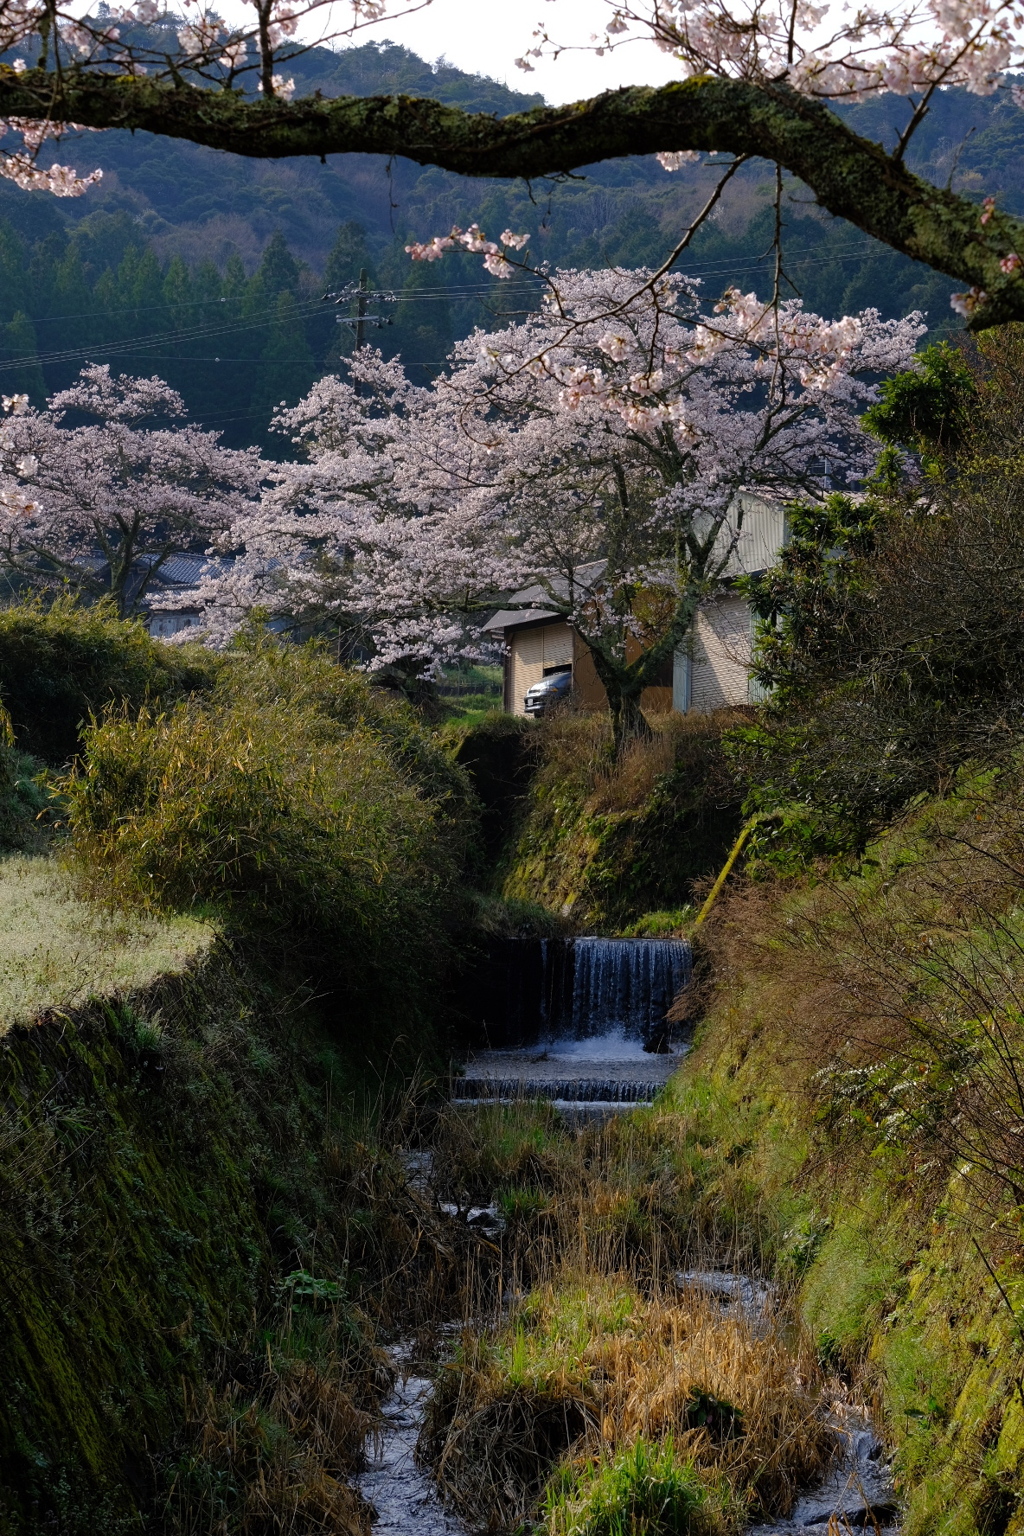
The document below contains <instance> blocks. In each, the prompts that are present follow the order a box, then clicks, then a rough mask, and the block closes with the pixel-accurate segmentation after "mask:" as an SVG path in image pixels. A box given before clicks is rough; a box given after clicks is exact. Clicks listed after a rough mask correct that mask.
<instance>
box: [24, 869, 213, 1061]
mask: <svg viewBox="0 0 1024 1536" xmlns="http://www.w3.org/2000/svg"><path fill="white" fill-rule="evenodd" d="M213 933H214V930H213V929H212V928H211V927H209V926H208V925H207V924H205V923H202V922H198V921H196V920H195V919H193V918H186V917H172V918H160V919H156V918H153V917H148V916H145V915H143V914H139V913H132V914H130V915H126V914H124V913H119V912H113V911H111V910H110V909H109V908H107V907H105V906H101V905H100V904H99V903H97V902H92V901H88V900H86V899H84V898H83V897H81V896H80V895H79V894H78V893H77V891H76V887H75V883H74V881H73V879H72V877H71V876H70V875H69V874H68V873H67V872H66V871H65V870H63V869H61V868H60V866H59V865H58V864H57V863H56V861H55V860H53V859H52V858H45V857H27V856H24V855H14V856H12V857H10V858H7V859H4V860H3V861H2V862H0V1034H2V1033H4V1032H5V1031H6V1030H8V1029H10V1028H11V1026H12V1025H13V1024H15V1023H17V1022H19V1021H21V1022H24V1021H27V1020H31V1019H33V1018H37V1017H38V1016H39V1015H40V1014H41V1013H43V1012H45V1011H47V1010H50V1009H57V1010H60V1009H64V1008H69V1007H72V1006H73V1005H74V1004H76V1003H82V1002H84V1001H85V1000H86V999H87V998H89V997H96V996H103V995H104V994H106V993H111V992H115V991H126V990H130V989H133V988H135V987H140V986H144V985H146V984H147V983H148V982H151V981H152V980H153V979H154V978H155V977H157V976H161V975H167V974H169V973H173V972H176V971H180V970H181V969H182V968H183V967H184V966H185V965H187V964H188V962H189V961H190V960H193V959H194V958H195V957H196V956H197V955H200V954H201V953H202V952H203V951H204V950H205V949H206V947H207V946H208V945H209V944H210V942H211V940H212V938H213Z"/></svg>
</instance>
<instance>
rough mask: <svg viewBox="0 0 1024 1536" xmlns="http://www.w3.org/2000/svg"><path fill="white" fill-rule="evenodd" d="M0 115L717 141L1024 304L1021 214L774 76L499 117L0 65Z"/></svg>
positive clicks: (536, 171) (207, 136)
mask: <svg viewBox="0 0 1024 1536" xmlns="http://www.w3.org/2000/svg"><path fill="white" fill-rule="evenodd" d="M0 115H2V116H4V117H26V118H33V119H40V118H50V119H52V120H54V121H65V122H74V123H80V124H82V125H84V126H86V127H90V128H129V129H132V130H135V129H143V130H145V131H147V132H149V133H156V134H162V135H165V136H167V137H170V138H177V139H187V140H190V141H191V142H192V143H195V144H205V145H207V146H209V147H211V148H214V149H223V150H227V151H229V152H231V153H233V154H239V155H247V156H250V157H254V158H259V159H276V158H283V157H287V156H292V155H318V156H323V155H329V154H352V153H362V154H382V155H403V156H405V157H406V158H407V159H410V160H414V161H416V162H418V163H419V164H420V165H437V166H441V167H442V168H443V169H444V170H448V171H454V172H457V173H458V174H460V175H463V176H486V177H506V176H522V177H539V176H544V175H551V174H555V173H558V172H564V171H570V170H573V169H575V168H577V167H579V166H581V165H592V164H594V163H596V162H598V161H602V160H609V159H614V158H617V157H620V156H623V155H643V154H651V153H653V152H655V151H657V150H686V149H694V150H703V151H720V152H725V153H729V154H734V155H756V156H760V157H761V158H763V159H766V160H772V161H775V162H776V163H777V164H779V165H782V166H784V167H785V168H786V169H787V170H788V171H790V172H792V174H793V175H795V176H798V177H799V178H800V179H801V181H803V182H804V183H806V185H807V186H808V187H810V188H811V190H812V191H813V192H814V193H815V195H816V197H817V199H818V202H819V203H820V204H821V206H822V207H823V208H827V209H828V211H829V212H830V213H833V214H836V215H837V216H839V217H841V218H844V219H848V220H849V221H850V223H852V224H855V225H856V226H857V227H858V228H859V229H862V230H863V231H864V232H865V233H866V234H869V235H872V236H874V238H875V239H877V240H881V241H883V242H884V243H885V244H886V245H889V246H891V247H892V248H893V249H894V250H897V251H901V252H902V253H903V254H904V255H907V256H911V257H913V258H914V259H915V260H917V261H922V262H925V263H927V265H928V266H930V267H934V268H935V269H936V270H937V271H940V272H945V273H947V274H948V275H949V276H950V277H952V278H956V279H958V280H959V281H961V282H963V283H966V284H967V285H969V286H970V287H972V288H977V289H981V290H983V291H984V293H985V294H986V295H987V298H986V300H985V302H984V303H982V304H979V305H978V307H977V308H976V310H975V311H974V314H973V316H972V322H971V323H972V324H973V325H974V326H975V327H981V326H985V325H993V324H996V323H998V322H1000V321H1004V320H1021V319H1024V267H1021V268H1020V269H1015V270H1012V271H1010V272H1004V271H1003V270H1002V268H1001V266H1000V262H1001V260H1002V259H1004V258H1006V257H1007V256H1008V255H1010V253H1011V252H1015V251H1019V252H1021V254H1022V256H1024V221H1021V220H1019V219H1015V218H1011V217H1010V216H1009V215H1007V214H1003V213H999V212H994V213H992V214H991V216H990V217H989V218H988V220H987V222H986V223H985V224H984V225H983V224H982V223H981V218H980V210H979V208H978V205H977V204H976V203H973V202H970V201H969V200H968V199H967V198H964V197H960V196H958V195H957V194H955V193H953V192H950V191H946V190H943V189H941V188H939V187H936V186H933V185H932V184H931V183H930V182H927V181H924V180H922V179H921V178H920V177H918V176H914V175H913V174H912V173H911V172H910V171H908V170H907V169H906V167H905V166H904V165H903V164H902V163H900V162H899V161H897V160H896V159H894V157H893V156H892V155H889V154H887V153H886V151H885V150H884V149H883V148H882V146H881V145H879V144H876V143H873V142H871V141H870V140H868V139H863V138H861V137H860V136H859V135H858V134H856V133H854V132H853V131H852V130H851V129H850V128H848V127H847V126H846V125H845V124H844V123H843V122H841V121H840V119H839V118H838V117H836V115H835V114H834V113H833V112H831V111H830V110H829V109H828V107H826V106H825V105H823V104H822V103H820V102H816V101H813V100H811V99H810V98H808V97H806V96H801V95H799V94H798V93H797V92H795V91H793V90H790V89H789V88H788V87H787V86H785V85H783V84H780V83H750V82H747V81H739V80H726V79H720V78H717V77H710V76H698V77H695V78H693V79H690V80H685V81H680V82H676V83H673V84H670V85H665V86H661V87H659V88H657V89H655V88H653V87H640V86H630V87H626V88H624V89H622V90H618V91H606V92H605V93H604V94H603V95H600V96H595V97H594V98H592V99H591V100H589V101H580V102H575V103H573V104H571V105H568V106H564V107H537V108H534V109H533V110H532V111H530V112H522V113H517V114H515V115H513V116H511V117H504V118H496V117H491V116H489V115H486V114H483V113H476V114H474V113H469V112H465V111H463V110H461V109H460V108H458V107H450V106H445V105H444V104H443V103H441V102H438V101H429V100H423V99H418V98H414V97H408V96H341V97H337V98H334V99H331V100H327V99H324V98H322V97H320V96H313V97H305V98H303V99H301V100H298V101H291V102H288V101H283V100H280V99H275V100H259V101H254V100H252V99H251V98H249V97H246V96H243V95H242V94H241V93H240V92H238V91H234V90H208V89H201V88H198V87H195V86H191V85H187V84H181V83H179V84H176V85H175V84H169V83H164V82H160V81H156V80H153V79H147V78H145V77H139V76H135V77H132V76H126V75H117V74H114V73H102V72H99V71H95V70H93V71H90V70H86V69H80V70H78V71H77V72H75V71H72V72H71V73H69V74H65V75H64V76H63V77H62V78H61V79H60V80H58V79H57V77H56V76H54V75H52V74H48V73H47V72H45V71H42V70H29V71H25V72H23V73H22V74H20V75H18V74H15V73H14V72H13V71H11V70H8V69H6V68H2V69H0Z"/></svg>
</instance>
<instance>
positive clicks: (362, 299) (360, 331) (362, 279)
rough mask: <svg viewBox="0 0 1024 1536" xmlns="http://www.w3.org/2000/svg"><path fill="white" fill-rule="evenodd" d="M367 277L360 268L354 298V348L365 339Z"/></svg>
mask: <svg viewBox="0 0 1024 1536" xmlns="http://www.w3.org/2000/svg"><path fill="white" fill-rule="evenodd" d="M368 281H369V279H368V277H367V275H366V268H365V267H363V268H361V269H360V273H359V293H358V296H357V298H356V350H357V351H358V349H359V348H360V347H361V346H362V345H363V342H364V341H365V339H366V288H367V283H368Z"/></svg>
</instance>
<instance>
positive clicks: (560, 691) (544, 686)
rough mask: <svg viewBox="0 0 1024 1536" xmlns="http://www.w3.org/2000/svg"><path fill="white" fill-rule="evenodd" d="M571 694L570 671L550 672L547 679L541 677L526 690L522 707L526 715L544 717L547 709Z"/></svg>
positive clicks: (569, 669) (567, 669) (568, 669)
mask: <svg viewBox="0 0 1024 1536" xmlns="http://www.w3.org/2000/svg"><path fill="white" fill-rule="evenodd" d="M571 692H572V669H571V668H569V667H567V668H566V669H565V671H564V672H551V673H549V675H548V676H547V677H542V678H541V680H540V682H539V683H534V684H533V686H532V687H531V688H527V690H526V698H525V699H524V700H523V707H524V709H525V710H526V713H527V714H528V715H533V716H534V717H535V718H536V717H537V716H539V715H546V714H547V712H548V710H549V709H552V708H553V707H554V706H555V705H556V704H560V703H561V702H562V701H563V700H564V699H567V698H568V697H569V695H570V693H571Z"/></svg>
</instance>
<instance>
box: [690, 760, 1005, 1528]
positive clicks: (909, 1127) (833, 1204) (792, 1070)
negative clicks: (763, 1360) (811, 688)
mask: <svg viewBox="0 0 1024 1536" xmlns="http://www.w3.org/2000/svg"><path fill="white" fill-rule="evenodd" d="M1020 791H1021V773H1020V770H1019V768H1009V767H1008V768H1005V769H1004V770H1003V771H1001V772H999V773H997V772H994V771H993V772H991V773H988V774H978V775H973V776H971V775H967V774H964V775H962V776H961V778H960V780H959V781H958V783H957V785H956V787H955V788H954V790H953V791H952V792H951V793H950V794H949V795H948V796H946V797H945V798H944V799H942V800H937V801H930V802H926V803H923V804H921V805H920V806H918V807H917V808H916V809H914V810H913V811H912V812H911V813H909V814H908V815H907V816H906V817H905V818H904V820H903V821H902V822H901V823H900V824H899V825H897V826H895V827H894V828H892V829H890V831H889V832H888V833H887V834H886V835H885V836H884V837H883V838H882V839H881V840H880V841H879V842H878V843H876V844H875V845H874V846H873V847H872V848H871V849H870V850H869V853H868V856H867V858H866V860H865V861H864V862H863V864H861V865H859V866H858V868H857V869H856V871H855V872H853V873H848V874H847V875H846V876H845V877H844V876H840V875H837V874H833V875H830V876H828V877H821V878H818V879H805V880H803V881H800V882H797V883H792V882H791V883H788V884H787V883H781V884H772V883H763V884H757V883H754V884H747V885H745V886H743V887H740V888H737V889H736V890H735V892H734V893H733V895H732V896H731V898H730V899H729V900H728V901H727V902H725V903H724V904H723V907H722V909H721V911H720V912H719V913H718V915H717V917H716V919H715V920H714V923H713V924H712V925H711V926H710V929H709V932H708V934H707V936H706V938H705V939H703V940H702V942H701V955H700V960H701V963H700V965H699V967H698V970H699V971H700V972H702V973H703V978H704V980H703V988H704V1004H705V1006H706V1010H707V1011H706V1014H705V1016H704V1018H703V1020H702V1022H701V1023H700V1025H699V1029H698V1037H697V1041H698V1043H697V1047H696V1049H695V1051H694V1052H693V1054H692V1056H691V1057H690V1058H689V1060H688V1061H687V1064H686V1066H685V1068H684V1069H683V1070H682V1072H681V1073H680V1074H678V1076H677V1078H676V1079H675V1080H674V1083H673V1085H672V1088H671V1090H670V1098H669V1100H668V1101H667V1103H666V1104H665V1106H664V1107H665V1108H669V1107H671V1110H672V1112H673V1113H674V1114H675V1115H677V1116H678V1117H679V1121H680V1129H681V1131H682V1133H683V1134H684V1136H685V1138H686V1140H687V1142H688V1144H689V1146H690V1148H691V1158H692V1159H693V1161H694V1166H697V1165H699V1166H700V1175H699V1182H700V1188H701V1192H702V1193H701V1200H702V1203H703V1204H705V1205H707V1204H709V1203H710V1204H712V1205H714V1206H715V1208H716V1209H717V1212H718V1216H719V1219H720V1221H722V1222H724V1223H725V1224H726V1225H727V1226H728V1225H729V1221H730V1213H731V1221H732V1226H733V1229H734V1232H735V1234H736V1237H737V1239H738V1241H737V1242H736V1243H735V1245H734V1246H735V1249H736V1251H735V1252H734V1254H733V1256H732V1261H733V1262H736V1263H739V1264H740V1265H746V1266H749V1267H753V1268H756V1269H761V1270H762V1271H763V1272H767V1273H770V1274H774V1275H775V1276H776V1277H777V1278H779V1279H781V1280H782V1281H783V1282H784V1283H786V1284H787V1285H789V1286H791V1287H792V1289H793V1293H794V1297H795V1304H796V1306H797V1309H798V1312H799V1314H800V1316H801V1318H802V1319H803V1321H804V1323H805V1324H806V1326H807V1328H808V1329H809V1331H810V1333H811V1336H812V1337H813V1339H814V1340H815V1341H816V1344H817V1350H818V1354H819V1357H820V1358H821V1360H822V1361H823V1362H824V1363H825V1364H826V1366H830V1367H832V1368H835V1369H838V1370H840V1371H842V1372H845V1373H848V1374H849V1375H850V1376H851V1378H853V1379H855V1380H856V1382H857V1383H858V1386H859V1387H860V1388H862V1389H863V1390H864V1391H866V1393H867V1394H868V1396H869V1398H870V1400H872V1401H873V1402H874V1404H875V1406H876V1408H877V1410H878V1414H879V1420H880V1424H881V1426H882V1427H883V1430H884V1433H885V1435H886V1438H887V1439H888V1441H889V1443H890V1444H891V1445H892V1446H893V1447H894V1449H895V1453H896V1471H897V1476H898V1484H899V1488H900V1491H901V1494H902V1497H903V1498H904V1500H905V1502H906V1513H905V1526H904V1529H905V1531H906V1533H907V1536H1018V1533H1020V1532H1022V1531H1024V1334H1022V1330H1021V1323H1022V1321H1024V1241H1022V1239H1024V1229H1022V1200H1024V1181H1022V1177H1021V1167H1022V1164H1024V1153H1022V1152H1021V1149H1020V1139H1021V1125H1022V1123H1024V1101H1022V1098H1021V1084H1020V1079H1019V1075H1018V1074H1019V1060H1020V1044H1021V1028H1022V1020H1024V1009H1022V1007H1021V1004H1022V1001H1024V997H1022V992H1024V987H1022V983H1021V974H1022V966H1021V957H1022V955H1024V912H1022V910H1021V907H1020V893H1021V889H1022V886H1024V859H1022V854H1024V821H1022V818H1021V812H1020V804H1021V795H1020Z"/></svg>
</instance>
